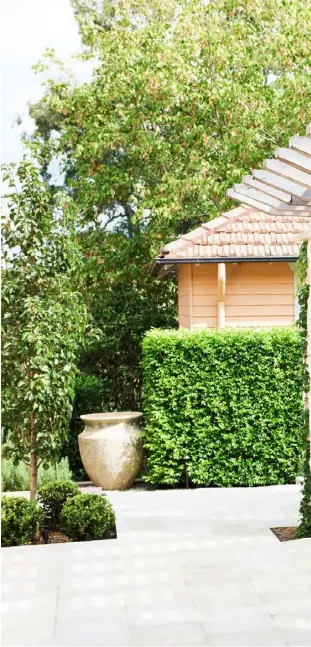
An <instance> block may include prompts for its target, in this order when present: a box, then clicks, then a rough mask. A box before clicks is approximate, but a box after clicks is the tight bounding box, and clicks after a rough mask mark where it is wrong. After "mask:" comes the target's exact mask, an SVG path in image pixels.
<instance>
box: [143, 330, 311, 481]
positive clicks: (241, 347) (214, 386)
mask: <svg viewBox="0 0 311 647" xmlns="http://www.w3.org/2000/svg"><path fill="white" fill-rule="evenodd" d="M302 380H303V362H302V343H301V339H300V337H299V334H298V332H297V331H296V330H295V329H294V328H278V329H276V328H275V329H270V330H267V329H265V330H264V329H262V330H255V329H253V330H241V329H240V330H236V329H235V330H234V329H231V330H230V329H226V330H222V331H220V330H212V329H211V330H208V331H200V332H190V331H185V330H178V331H160V330H154V331H151V332H149V333H147V335H146V337H145V339H144V342H143V411H144V419H145V433H144V446H145V451H146V454H147V475H146V480H147V482H149V483H151V484H153V485H168V486H178V485H183V484H184V483H185V471H186V470H187V472H188V477H189V480H190V483H192V484H194V485H204V486H221V487H230V486H253V485H274V484H277V483H290V482H294V480H295V477H296V475H297V473H298V465H299V461H300V456H301V451H302V438H303V400H302Z"/></svg>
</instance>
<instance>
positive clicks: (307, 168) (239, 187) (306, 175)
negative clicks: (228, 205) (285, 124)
mask: <svg viewBox="0 0 311 647" xmlns="http://www.w3.org/2000/svg"><path fill="white" fill-rule="evenodd" d="M227 195H228V197H229V198H232V199H233V200H238V201H239V202H241V203H242V204H244V205H247V206H250V207H253V208H255V209H258V211H264V212H266V213H274V214H276V213H277V214H279V215H284V216H291V215H293V214H295V215H299V214H301V215H304V216H310V221H311V124H310V125H309V126H308V127H307V131H306V135H305V136H300V135H294V136H293V137H291V139H290V141H289V147H288V148H278V149H277V150H276V151H275V157H274V159H267V160H265V161H264V163H263V169H255V170H254V171H253V172H252V175H246V176H245V177H244V178H243V182H242V183H241V184H235V185H234V187H233V188H232V189H229V191H228V192H227Z"/></svg>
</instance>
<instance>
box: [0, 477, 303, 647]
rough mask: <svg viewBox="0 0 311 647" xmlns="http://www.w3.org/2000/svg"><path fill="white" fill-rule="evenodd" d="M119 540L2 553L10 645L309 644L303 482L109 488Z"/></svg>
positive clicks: (5, 625) (4, 638)
mask: <svg viewBox="0 0 311 647" xmlns="http://www.w3.org/2000/svg"><path fill="white" fill-rule="evenodd" d="M107 495H108V497H109V499H110V501H111V502H112V504H113V505H114V508H115V511H116V516H117V530H118V539H117V540H110V541H103V542H88V543H81V544H77V543H74V544H58V545H47V546H29V547H17V548H8V549H3V550H2V614H3V622H2V645H3V647H5V646H9V645H19V646H23V647H24V646H25V647H26V645H32V646H33V647H35V646H36V645H42V647H43V646H44V645H50V646H61V645H62V646H63V647H66V646H68V647H69V646H71V645H72V646H74V645H77V646H78V645H79V646H81V647H82V646H85V647H87V646H91V645H93V646H96V645H102V646H114V645H123V646H132V647H134V646H135V645H137V646H138V647H139V646H145V647H149V646H150V647H151V646H157V647H161V646H162V645H163V646H168V645H171V646H172V645H173V646H176V647H177V646H183V645H188V646H193V645H198V646H200V645H215V646H216V645H227V646H230V645H233V646H234V645H240V646H243V645H245V646H246V645H247V646H249V647H252V645H259V646H260V645H270V646H273V645H311V540H310V539H303V540H299V541H293V542H287V543H280V542H279V541H278V540H277V539H276V537H275V536H274V535H273V534H272V533H271V531H270V530H269V528H270V527H272V526H282V525H296V524H297V521H298V507H299V486H296V485H293V486H276V487H267V488H253V489H251V488H231V489H216V488H213V489H198V490H188V491H185V490H174V491H172V490H166V491H165V490H160V491H154V492H145V491H128V492H111V493H107Z"/></svg>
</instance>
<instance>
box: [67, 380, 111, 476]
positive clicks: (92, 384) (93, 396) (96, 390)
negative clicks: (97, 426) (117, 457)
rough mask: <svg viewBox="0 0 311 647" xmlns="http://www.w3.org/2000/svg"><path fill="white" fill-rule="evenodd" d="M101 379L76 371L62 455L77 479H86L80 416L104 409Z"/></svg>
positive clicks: (82, 425) (82, 426)
mask: <svg viewBox="0 0 311 647" xmlns="http://www.w3.org/2000/svg"><path fill="white" fill-rule="evenodd" d="M103 399H104V387H103V381H102V380H100V379H99V378H98V377H96V376H95V375H88V374H86V373H82V372H80V373H78V375H77V378H76V384H75V398H74V403H73V411H72V417H71V422H70V426H69V436H68V439H67V440H66V441H65V442H64V443H63V447H62V456H66V457H68V461H69V465H70V469H71V470H72V474H73V476H74V478H75V479H76V480H77V481H83V480H85V479H88V476H87V474H86V473H85V470H84V467H83V465H82V461H81V457H80V451H79V445H78V435H79V434H80V433H81V432H82V431H83V429H84V424H83V422H82V420H80V416H81V415H82V414H84V413H98V412H101V411H105V406H104V405H103Z"/></svg>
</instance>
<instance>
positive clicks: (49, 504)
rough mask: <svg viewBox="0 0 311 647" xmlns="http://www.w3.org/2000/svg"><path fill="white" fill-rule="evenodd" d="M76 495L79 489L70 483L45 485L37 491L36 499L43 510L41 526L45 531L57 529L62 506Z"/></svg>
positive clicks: (57, 482)
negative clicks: (42, 525)
mask: <svg viewBox="0 0 311 647" xmlns="http://www.w3.org/2000/svg"><path fill="white" fill-rule="evenodd" d="M77 494H79V488H78V486H77V485H76V483H73V482H72V481H55V482H51V483H46V484H45V485H43V486H42V487H41V488H40V489H39V490H38V497H37V499H38V503H39V504H40V505H41V507H42V510H43V524H44V527H45V528H46V529H49V530H56V529H58V528H59V521H60V515H61V511H62V508H63V505H64V504H65V503H66V501H67V500H68V499H69V498H71V497H74V496H76V495H77Z"/></svg>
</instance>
